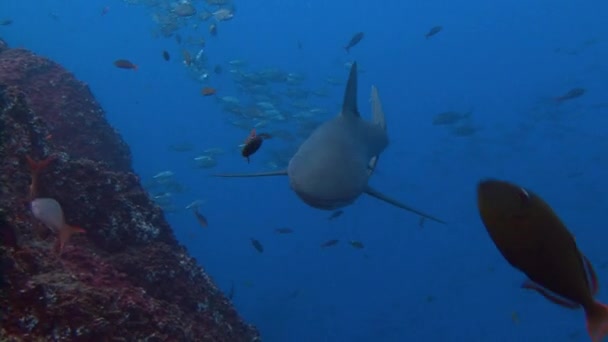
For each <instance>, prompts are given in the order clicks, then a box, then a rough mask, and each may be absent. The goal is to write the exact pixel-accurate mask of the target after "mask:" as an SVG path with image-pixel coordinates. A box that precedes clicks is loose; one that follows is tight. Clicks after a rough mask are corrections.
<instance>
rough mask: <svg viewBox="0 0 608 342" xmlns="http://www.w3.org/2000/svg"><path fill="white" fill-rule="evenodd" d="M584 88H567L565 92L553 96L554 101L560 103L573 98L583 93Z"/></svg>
mask: <svg viewBox="0 0 608 342" xmlns="http://www.w3.org/2000/svg"><path fill="white" fill-rule="evenodd" d="M585 92H586V90H585V88H572V89H570V90H568V91H567V92H566V93H564V94H562V95H560V96H558V97H556V98H555V102H557V103H561V102H564V101H568V100H573V99H576V98H579V97H581V96H583V95H585Z"/></svg>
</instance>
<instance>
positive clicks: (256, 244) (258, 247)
mask: <svg viewBox="0 0 608 342" xmlns="http://www.w3.org/2000/svg"><path fill="white" fill-rule="evenodd" d="M250 240H251V245H252V246H253V248H255V250H256V251H258V252H260V253H264V246H262V243H261V242H260V241H258V240H256V239H254V238H250Z"/></svg>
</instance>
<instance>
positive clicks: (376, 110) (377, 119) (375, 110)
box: [371, 86, 386, 132]
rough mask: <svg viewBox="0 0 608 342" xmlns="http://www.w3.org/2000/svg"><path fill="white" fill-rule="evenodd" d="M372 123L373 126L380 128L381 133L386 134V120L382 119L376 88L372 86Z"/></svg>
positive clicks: (382, 112)
mask: <svg viewBox="0 0 608 342" xmlns="http://www.w3.org/2000/svg"><path fill="white" fill-rule="evenodd" d="M371 101H372V122H373V123H374V124H375V125H378V126H380V128H382V130H383V131H385V132H386V119H385V117H384V111H383V110H382V103H381V102H380V96H379V95H378V88H376V86H372V97H371Z"/></svg>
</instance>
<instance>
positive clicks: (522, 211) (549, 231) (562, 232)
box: [477, 180, 608, 342]
mask: <svg viewBox="0 0 608 342" xmlns="http://www.w3.org/2000/svg"><path fill="white" fill-rule="evenodd" d="M477 204H478V208H479V214H480V216H481V220H482V221H483V224H484V225H485V227H486V229H487V231H488V233H489V235H490V237H491V238H492V240H493V241H494V244H495V245H496V247H497V248H498V250H499V251H500V253H501V254H502V256H503V257H504V258H505V259H506V260H507V262H509V264H511V266H513V267H515V268H517V269H519V270H520V271H522V272H523V273H525V274H526V275H527V276H528V278H529V280H528V281H526V282H525V283H524V284H523V285H522V286H523V287H524V288H527V289H533V290H536V291H537V292H538V293H539V294H541V295H543V296H544V297H545V298H547V299H548V300H550V301H552V302H554V303H556V304H559V305H562V306H565V307H567V308H572V309H574V308H579V307H582V308H583V309H584V310H585V314H586V316H587V330H588V332H589V335H590V336H591V340H592V341H593V342H600V341H601V340H602V338H604V337H605V336H606V335H608V306H606V305H604V304H602V303H600V302H598V301H596V300H595V299H594V298H593V297H594V295H595V294H596V293H597V290H598V287H599V286H598V281H597V277H596V274H595V271H594V270H593V266H592V265H591V263H590V262H589V260H588V259H587V258H586V257H585V256H584V255H583V254H582V253H581V252H580V251H579V249H578V247H577V245H576V241H575V239H574V237H573V236H572V234H571V233H570V232H569V231H568V228H566V226H565V225H564V224H563V223H562V221H561V220H560V219H559V217H558V216H557V214H555V212H554V211H553V210H552V209H551V207H550V206H549V204H547V203H546V202H545V201H544V200H543V199H542V198H540V197H539V196H538V195H536V194H535V193H533V192H531V191H529V190H526V189H524V188H521V187H519V186H517V185H515V184H511V183H507V182H503V181H498V180H484V181H482V182H480V183H479V184H478V186H477Z"/></svg>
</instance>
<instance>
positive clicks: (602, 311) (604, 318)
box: [585, 302, 608, 342]
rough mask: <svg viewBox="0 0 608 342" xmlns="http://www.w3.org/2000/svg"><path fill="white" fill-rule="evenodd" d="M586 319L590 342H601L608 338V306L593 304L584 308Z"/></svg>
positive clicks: (598, 303)
mask: <svg viewBox="0 0 608 342" xmlns="http://www.w3.org/2000/svg"><path fill="white" fill-rule="evenodd" d="M585 316H586V318H587V332H588V333H589V336H590V337H591V341H592V342H601V341H602V340H603V339H604V337H606V336H608V306H607V305H606V304H602V303H600V302H594V303H593V305H592V306H591V307H588V308H585Z"/></svg>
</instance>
